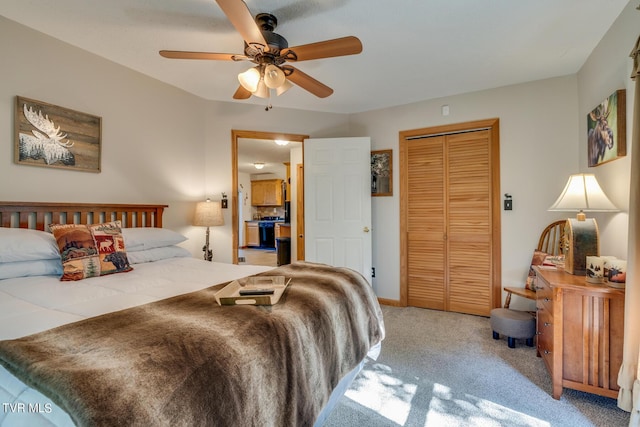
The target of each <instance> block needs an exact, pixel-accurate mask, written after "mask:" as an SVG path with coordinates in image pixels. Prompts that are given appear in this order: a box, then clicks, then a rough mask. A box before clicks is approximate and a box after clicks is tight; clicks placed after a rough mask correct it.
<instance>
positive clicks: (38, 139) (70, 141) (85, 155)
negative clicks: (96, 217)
mask: <svg viewBox="0 0 640 427" xmlns="http://www.w3.org/2000/svg"><path fill="white" fill-rule="evenodd" d="M101 134H102V119H101V118H100V117H97V116H93V115H91V114H86V113H81V112H79V111H74V110H71V109H68V108H63V107H59V106H57V105H52V104H47V103H46V102H42V101H36V100H34V99H28V98H23V97H21V96H17V97H16V111H15V140H14V161H15V163H17V164H20V165H30V166H44V167H49V168H61V169H71V170H76V171H84V172H96V173H97V172H100V153H101V137H102V135H101Z"/></svg>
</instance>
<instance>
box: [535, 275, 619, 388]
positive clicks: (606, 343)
mask: <svg viewBox="0 0 640 427" xmlns="http://www.w3.org/2000/svg"><path fill="white" fill-rule="evenodd" d="M534 270H535V272H536V307H537V338H538V351H537V354H538V356H539V357H542V359H543V360H544V362H545V364H546V366H547V369H548V370H549V373H550V374H551V378H552V381H553V397H554V398H555V399H559V398H560V395H561V394H562V388H563V387H567V388H572V389H575V390H581V391H585V392H589V393H595V394H599V395H602V396H607V397H611V398H617V397H618V389H619V387H618V385H617V379H618V371H619V370H620V365H621V364H622V342H623V335H624V334H623V332H624V290H621V289H614V288H610V287H608V286H607V285H606V284H604V285H590V284H586V283H585V276H574V275H572V274H568V273H565V272H564V270H556V269H546V268H541V267H534Z"/></svg>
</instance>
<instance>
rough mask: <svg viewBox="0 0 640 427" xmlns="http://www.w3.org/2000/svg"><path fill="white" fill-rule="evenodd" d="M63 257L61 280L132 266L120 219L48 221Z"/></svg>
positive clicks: (86, 276) (121, 271)
mask: <svg viewBox="0 0 640 427" xmlns="http://www.w3.org/2000/svg"><path fill="white" fill-rule="evenodd" d="M49 228H50V229H51V232H52V233H53V237H55V239H56V242H57V244H58V249H59V251H60V257H61V258H62V268H63V274H62V277H61V278H60V280H82V279H86V278H88V277H95V276H104V275H106V274H113V273H124V272H127V271H131V270H133V268H132V267H131V265H130V264H129V260H128V258H127V252H126V251H125V247H124V239H123V237H122V232H121V228H120V221H112V222H106V223H104V224H92V225H74V224H51V225H50V226H49Z"/></svg>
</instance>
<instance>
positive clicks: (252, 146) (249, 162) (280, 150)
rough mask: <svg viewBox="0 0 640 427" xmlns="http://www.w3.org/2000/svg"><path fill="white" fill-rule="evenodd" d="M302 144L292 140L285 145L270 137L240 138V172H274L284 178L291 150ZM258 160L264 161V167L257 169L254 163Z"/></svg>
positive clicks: (252, 173) (259, 161) (258, 161)
mask: <svg viewBox="0 0 640 427" xmlns="http://www.w3.org/2000/svg"><path fill="white" fill-rule="evenodd" d="M301 146H302V143H301V142H290V143H289V144H287V145H284V146H283V145H278V144H276V143H275V141H273V140H270V139H252V138H238V172H243V173H248V174H251V175H255V174H274V175H276V176H277V177H280V178H284V177H285V176H286V166H285V165H284V163H285V162H289V161H290V159H291V153H290V152H291V150H292V149H294V148H300V147H301ZM256 162H257V163H264V168H262V169H260V170H258V169H256V168H255V166H254V165H253V164H254V163H256Z"/></svg>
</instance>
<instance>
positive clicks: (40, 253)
mask: <svg viewBox="0 0 640 427" xmlns="http://www.w3.org/2000/svg"><path fill="white" fill-rule="evenodd" d="M56 258H58V259H59V258H60V252H59V251H58V245H57V244H56V239H54V237H53V235H52V234H51V233H47V232H45V231H40V230H30V229H27V228H8V227H0V262H14V261H31V260H39V259H56Z"/></svg>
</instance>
